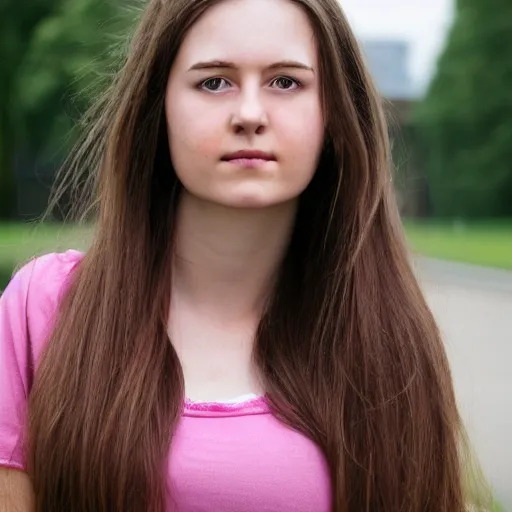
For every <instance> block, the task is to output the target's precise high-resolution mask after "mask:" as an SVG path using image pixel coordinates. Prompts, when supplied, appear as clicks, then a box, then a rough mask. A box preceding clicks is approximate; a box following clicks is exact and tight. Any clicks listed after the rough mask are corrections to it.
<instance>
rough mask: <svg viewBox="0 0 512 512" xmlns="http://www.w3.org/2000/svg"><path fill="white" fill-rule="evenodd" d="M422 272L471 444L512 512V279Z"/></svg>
mask: <svg viewBox="0 0 512 512" xmlns="http://www.w3.org/2000/svg"><path fill="white" fill-rule="evenodd" d="M417 271H418V274H419V275H420V276H421V281H422V285H423V289H424V291H425V293H426V296H427V300H428V302H429V305H430V307H431V309H432V312H433V313H434V316H435V317H436V320H437V322H438V324H439V327H440V329H441V333H442V335H443V339H444V341H445V345H446V350H447V353H448V357H449V359H450V364H451V368H452V374H453V380H454V386H455V391H456V393H457V398H458V401H459V407H460V410H461V414H462V416H463V418H464V421H465V423H466V426H467V428H468V431H469V435H470V438H471V441H472V442H473V444H474V446H475V449H476V452H477V454H478V456H479V458H480V462H481V464H482V467H483V469H484V471H485V473H486V475H487V477H488V479H489V481H490V483H491V484H492V486H493V487H494V490H495V495H496V498H497V499H498V500H499V501H500V503H501V504H502V505H503V507H504V509H505V511H510V512H512V273H509V272H504V271H496V270H491V269H482V268H479V267H472V266H469V265H458V264H454V263H445V262H440V261H436V260H422V261H419V262H418V264H417Z"/></svg>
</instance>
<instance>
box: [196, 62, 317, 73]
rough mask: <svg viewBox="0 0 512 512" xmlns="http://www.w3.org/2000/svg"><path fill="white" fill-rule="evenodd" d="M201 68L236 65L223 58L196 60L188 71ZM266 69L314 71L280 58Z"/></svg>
mask: <svg viewBox="0 0 512 512" xmlns="http://www.w3.org/2000/svg"><path fill="white" fill-rule="evenodd" d="M201 69H237V66H236V64H234V63H233V62H228V61H225V60H209V61H204V62H197V63H196V64H194V65H192V66H191V67H190V69H189V71H194V70H201ZM266 69H267V70H272V69H302V70H305V71H310V72H311V73H314V72H315V71H314V69H313V68H312V67H311V66H308V65H307V64H303V63H302V62H298V61H294V60H282V61H279V62H274V63H273V64H271V65H270V66H268V67H267V68H266Z"/></svg>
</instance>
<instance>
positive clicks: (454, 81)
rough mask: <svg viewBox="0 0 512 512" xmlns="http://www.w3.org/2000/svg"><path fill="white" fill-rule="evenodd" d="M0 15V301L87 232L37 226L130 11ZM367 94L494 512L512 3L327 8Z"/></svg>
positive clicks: (508, 402) (505, 335)
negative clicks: (9, 286) (27, 266)
mask: <svg viewBox="0 0 512 512" xmlns="http://www.w3.org/2000/svg"><path fill="white" fill-rule="evenodd" d="M134 1H135V0H130V2H129V3H130V6H128V5H127V2H126V1H121V0H108V1H105V0H32V1H31V2H30V3H27V2H19V1H16V0H2V3H1V4H0V54H1V55H2V60H1V62H0V290H2V289H3V288H4V287H5V285H6V283H7V282H8V280H9V278H10V276H11V275H12V272H13V270H14V268H15V267H16V266H17V265H19V264H21V262H23V261H26V260H27V259H28V258H30V257H32V256H34V255H35V254H39V253H42V252H48V251H53V250H61V249H65V248H69V247H73V248H77V249H82V248H86V246H87V236H88V232H87V228H77V227H76V226H73V225H64V224H62V223H61V222H59V218H58V215H57V218H54V219H53V221H52V222H45V223H44V224H40V223H38V222H37V220H38V219H39V218H40V216H41V214H42V213H43V212H44V210H45V208H46V205H47V201H48V197H49V192H50V190H51V187H52V184H53V183H54V178H55V173H56V171H57V169H58V168H59V166H60V164H61V163H62V162H63V160H64V159H65V157H66V155H67V154H68V152H69V150H70V148H71V146H72V144H73V141H74V140H75V138H76V127H77V122H78V120H79V119H80V117H81V115H82V114H83V113H84V111H85V110H86V108H87V106H88V105H89V104H90V102H91V100H92V99H93V98H94V97H95V94H96V93H97V91H98V90H99V89H101V87H102V83H105V81H108V77H109V75H110V74H111V73H112V72H113V71H115V68H116V62H117V61H118V60H119V59H118V57H119V55H121V54H122V53H123V51H124V47H123V44H122V41H123V37H122V35H123V34H125V33H126V32H127V31H129V30H130V28H131V27H132V26H133V23H134V20H136V18H137V8H136V7H134V5H133V3H134ZM341 1H342V7H343V8H344V10H345V13H346V15H347V17H348V18H349V21H350V22H351V24H352V26H353V28H354V30H355V32H356V35H357V36H358V38H359V40H360V43H361V46H362V48H363V51H364V54H365V56H366V60H367V63H368V66H369V68H370V72H371V73H372V75H373V76H374V79H375V81H376V83H377V86H378V88H379V90H380V92H381V94H382V97H383V100H384V103H385V107H386V111H387V114H388V118H389V123H390V136H391V139H392V145H393V153H394V163H395V183H396V188H397V193H398V198H399V203H400V208H401V211H402V215H403V219H404V224H405V227H406V232H407V236H408V238H409V240H410V244H411V248H412V250H413V254H414V256H415V264H416V268H417V272H418V275H419V277H420V279H421V283H422V285H423V287H424V290H425V293H426V296H427V298H428V301H429V303H430V305H431V308H432V310H433V312H434V314H435V315H436V318H437V320H438V322H439V325H440V328H441V331H442V333H443V336H444V339H445V342H446V346H447V350H448V354H449V357H450V360H451V364H452V369H453V375H454V381H455V386H456V391H457V395H458V399H459V403H460V406H461V410H462V413H463V416H464V419H465V421H466V424H467V426H468V430H469V434H470V436H471V439H472V441H473V443H474V446H475V449H476V451H477V454H478V456H479V458H480V460H481V463H482V466H483V468H484V470H485V473H486V475H487V476H488V478H489V480H490V482H491V484H492V486H493V489H494V493H495V496H496V510H512V447H511V446H512V442H511V441H512V439H511V433H512V373H511V371H510V366H511V365H512V2H511V1H510V0H486V1H485V2H484V1H475V0H341Z"/></svg>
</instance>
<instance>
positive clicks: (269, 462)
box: [0, 251, 332, 512]
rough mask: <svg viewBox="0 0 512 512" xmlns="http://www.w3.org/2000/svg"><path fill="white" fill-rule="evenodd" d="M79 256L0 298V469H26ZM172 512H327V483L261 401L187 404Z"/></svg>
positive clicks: (25, 279)
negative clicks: (42, 386) (35, 396)
mask: <svg viewBox="0 0 512 512" xmlns="http://www.w3.org/2000/svg"><path fill="white" fill-rule="evenodd" d="M81 258H82V253H80V252H77V251H67V252H65V253H60V254H56V253H53V254H48V255H45V256H42V257H40V258H36V259H34V260H33V261H31V262H30V263H28V264H27V265H25V266H24V267H23V268H22V269H21V270H20V271H19V272H17V273H16V274H15V276H14V277H13V279H12V280H11V282H10V284H9V286H8V287H7V288H6V290H5V292H4V293H3V295H2V296H1V297H0V465H2V466H6V467H11V468H17V469H21V470H23V469H24V468H25V462H24V459H23V449H22V448H23V442H24V441H23V437H24V429H25V421H26V416H27V397H28V396H29V393H30V389H31V385H32V381H33V376H34V371H35V370H36V369H37V365H38V361H39V358H40V354H41V350H42V348H43V347H44V344H45V342H46V340H47V339H48V334H49V333H50V332H51V328H52V325H53V322H54V318H55V313H56V311H57V308H58V304H59V300H60V297H61V294H62V293H63V291H64V290H65V284H66V278H67V277H68V276H69V275H70V272H72V271H73V269H74V268H75V267H76V265H77V264H78V263H79V262H80V260H81ZM169 455H170V456H169V458H168V460H169V464H168V474H167V482H168V487H169V490H170V496H172V501H171V499H169V506H168V510H169V511H171V510H172V511H174V512H203V511H204V512H213V511H215V512H217V511H219V512H220V511H222V512H235V511H236V512H256V511H257V512H311V511H315V512H328V511H330V510H331V500H332V493H331V485H330V479H329V473H328V469H327V464H326V461H325V459H324V457H323V455H322V453H321V451H320V450H319V448H318V447H317V446H316V445H315V444H314V443H313V442H312V441H310V440H309V439H307V438H306V437H304V436H303V435H301V434H300V433H298V432H296V431H294V430H292V429H291V428H289V427H287V426H285V425H283V424H282V423H281V422H279V421H278V420H277V419H276V418H275V417H274V416H273V415H272V414H271V412H270V410H269V408H268V406H267V403H266V402H265V400H264V398H253V399H249V400H246V401H242V402H238V403H197V402H196V403H193V402H190V401H188V400H186V401H185V403H184V407H183V414H182V417H181V419H180V421H179V423H178V426H177V429H176V432H175V437H174V438H173V442H172V445H171V450H170V454H169Z"/></svg>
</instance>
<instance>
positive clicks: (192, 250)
mask: <svg viewBox="0 0 512 512" xmlns="http://www.w3.org/2000/svg"><path fill="white" fill-rule="evenodd" d="M296 207H297V203H296V201H293V202H289V203H284V204H280V205H276V206H272V207H268V208H262V209H234V208H228V207H224V206H220V205H217V204H212V203H209V202H206V201H202V200H201V199H198V198H196V197H194V196H192V195H190V194H188V193H186V192H183V194H182V197H181V198H180V204H179V207H178V224H177V231H176V240H175V242H176V243H175V261H174V268H173V293H178V294H179V296H180V300H185V301H187V302H189V303H191V304H194V307H195V308H198V309H200V310H204V311H206V312H207V313H208V314H209V315H214V316H215V317H217V318H221V319H225V320H226V321H237V320H238V319H240V320H242V319H244V318H247V316H252V315H259V314H260V313H261V308H262V305H263V302H264V300H265V297H266V296H267V293H268V291H269V288H270V286H271V285H272V279H273V276H274V275H275V272H276V270H277V269H278V267H279V265H280V263H281V261H282V258H283V256H284V253H285V251H286V248H287V246H288V242H289V239H290V235H291V232H292V229H293V224H294V219H295V214H296Z"/></svg>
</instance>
